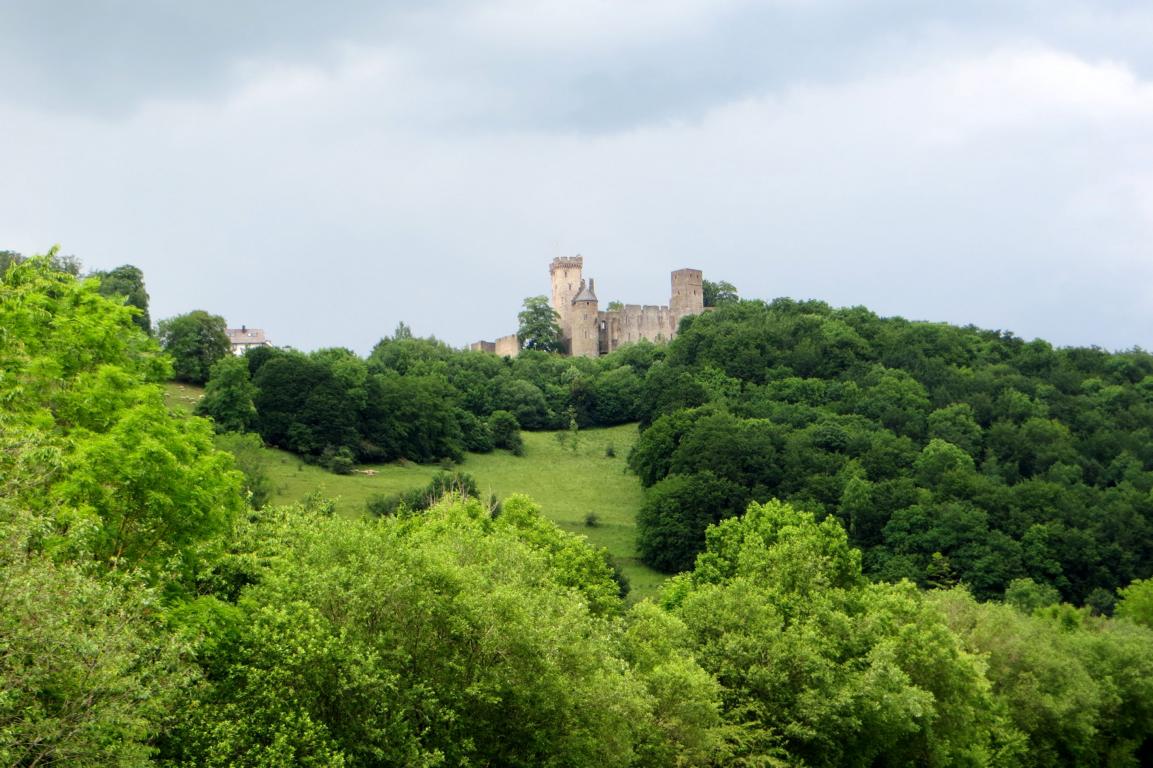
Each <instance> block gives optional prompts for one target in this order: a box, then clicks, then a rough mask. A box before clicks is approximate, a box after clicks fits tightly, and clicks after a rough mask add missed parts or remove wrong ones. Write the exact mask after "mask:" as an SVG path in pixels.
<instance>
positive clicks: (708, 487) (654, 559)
mask: <svg viewBox="0 0 1153 768" xmlns="http://www.w3.org/2000/svg"><path fill="white" fill-rule="evenodd" d="M745 499H746V496H745V492H744V490H743V489H742V488H741V487H740V486H739V485H737V484H736V483H734V482H732V481H731V480H726V479H724V478H721V477H717V476H716V475H714V474H713V473H711V472H708V471H704V472H700V473H698V474H693V475H669V476H668V477H666V478H665V479H663V480H661V481H660V482H658V483H657V484H655V485H654V486H653V487H652V488H649V489H648V491H646V492H645V500H644V503H643V504H642V505H641V509H640V511H639V512H638V513H637V550H638V551H639V552H640V555H641V559H642V560H643V561H644V562H645V563H647V564H648V565H650V566H652V567H653V568H656V569H657V570H658V571H663V572H665V573H676V572H678V571H683V570H686V569H688V568H691V567H692V565H693V561H694V560H695V559H696V556H697V553H698V552H700V551H701V550H702V549H704V544H705V529H707V528H708V527H709V526H710V525H712V524H713V523H716V522H718V521H720V520H723V519H725V518H727V517H731V516H733V515H736V514H739V513H740V511H741V508H742V507H743V505H744V502H745Z"/></svg>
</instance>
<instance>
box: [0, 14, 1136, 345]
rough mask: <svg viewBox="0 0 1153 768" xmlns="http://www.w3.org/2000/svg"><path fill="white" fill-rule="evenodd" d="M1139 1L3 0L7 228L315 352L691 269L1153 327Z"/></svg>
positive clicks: (635, 295)
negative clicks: (578, 271) (559, 283)
mask: <svg viewBox="0 0 1153 768" xmlns="http://www.w3.org/2000/svg"><path fill="white" fill-rule="evenodd" d="M1151 40H1153V3H1149V2H1148V0H1141V2H1128V1H1126V0H1091V1H1089V0H968V1H967V2H951V1H950V2H935V1H933V0H875V1H874V0H759V1H754V0H472V1H471V2H458V1H456V0H421V1H420V2H407V3H400V2H381V1H380V0H374V1H373V2H368V0H347V1H346V2H342V3H327V4H319V3H313V2H305V1H304V0H279V1H278V2H256V1H254V2H246V3H235V2H223V1H221V0H200V2H195V3H190V2H187V0H182V1H181V2H176V1H175V0H147V1H145V0H58V1H57V2H50V3H49V2H43V1H42V0H0V249H11V250H16V251H19V252H22V253H26V254H31V253H42V252H44V251H46V250H47V249H48V248H49V247H51V246H52V245H54V244H59V246H60V248H61V252H62V253H65V254H72V255H75V256H76V257H78V258H79V259H80V260H81V261H82V262H83V264H84V265H85V267H86V268H89V269H94V270H95V269H111V268H113V267H115V266H118V265H120V264H134V265H136V266H138V267H140V268H141V269H142V270H143V271H144V275H145V280H146V284H147V288H148V291H149V293H150V295H151V312H152V317H153V319H154V320H159V319H162V318H165V317H171V316H174V315H177V314H181V313H184V312H188V311H191V310H193V309H204V310H208V311H209V312H212V313H214V314H219V315H222V316H223V317H224V318H225V319H226V320H227V322H228V324H229V325H230V326H237V327H238V326H240V325H242V324H244V325H247V326H249V327H256V328H263V329H265V331H266V332H267V334H268V336H269V338H270V339H271V340H272V341H273V342H275V343H277V344H279V345H286V346H293V347H296V348H298V349H302V350H311V349H317V348H321V347H333V346H342V347H348V348H350V349H353V350H355V351H357V352H358V353H361V354H366V353H367V352H368V351H369V350H371V348H372V346H373V345H374V344H375V343H376V342H377V341H378V340H379V339H380V338H381V337H383V336H387V335H390V334H392V333H393V331H394V329H395V328H396V326H397V324H398V323H399V322H401V321H403V322H405V323H407V324H408V325H409V326H411V328H412V329H413V331H414V332H415V333H416V334H418V335H421V336H429V335H433V336H436V337H437V338H440V339H443V340H445V341H447V342H448V343H450V344H452V345H454V346H463V345H466V344H468V343H469V342H472V341H475V340H477V339H481V338H484V339H493V338H495V337H497V336H501V335H504V334H507V333H513V332H515V331H516V313H517V311H518V310H519V309H520V307H521V302H522V301H523V299H524V298H525V297H528V296H534V295H542V294H548V293H549V277H548V264H549V262H550V260H551V259H552V258H554V257H556V256H571V255H575V254H581V255H582V256H583V257H584V260H585V274H586V276H589V277H593V278H595V279H596V288H597V294H598V296H599V298H600V300H601V302H602V306H603V305H604V304H606V303H607V302H609V301H614V300H619V301H624V302H626V303H641V304H666V303H668V297H669V273H670V272H671V271H672V270H675V269H679V268H682V267H693V268H698V269H701V270H703V271H704V275H705V278H706V279H712V280H727V281H729V282H731V283H733V284H734V285H735V286H736V287H737V289H738V290H739V292H740V295H741V296H742V297H744V298H759V299H766V300H771V299H773V298H775V297H778V296H789V297H792V298H797V299H810V298H812V299H820V300H823V301H826V302H828V303H830V304H832V305H833V306H856V305H864V306H866V307H868V308H870V309H872V310H873V311H875V312H877V313H879V314H881V315H886V316H888V315H901V316H903V317H907V318H910V319H917V320H932V321H945V322H951V323H957V324H962V325H964V324H973V325H977V326H979V327H983V328H995V329H1001V330H1007V331H1012V332H1013V333H1015V334H1017V335H1018V336H1021V337H1023V338H1026V339H1032V338H1038V337H1039V338H1043V339H1046V340H1049V341H1051V342H1053V343H1054V344H1057V345H1062V346H1065V345H1098V346H1101V347H1105V348H1107V349H1127V348H1131V347H1134V346H1141V347H1143V348H1146V349H1149V348H1153V45H1151V44H1150V41H1151Z"/></svg>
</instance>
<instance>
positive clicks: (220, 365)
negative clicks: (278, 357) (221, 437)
mask: <svg viewBox="0 0 1153 768" xmlns="http://www.w3.org/2000/svg"><path fill="white" fill-rule="evenodd" d="M255 395H256V387H254V386H252V382H251V381H249V378H248V361H247V360H245V359H244V358H243V357H236V356H235V355H228V356H226V357H224V358H222V359H220V360H218V361H217V362H216V364H215V365H213V366H212V376H211V378H209V379H208V386H206V387H205V389H204V397H202V398H201V399H200V402H199V403H197V404H196V414H197V415H198V416H208V417H210V418H211V419H212V421H213V422H214V423H215V424H216V431H217V432H247V431H248V430H249V429H251V428H252V425H253V423H254V422H255V420H256V406H254V405H253V404H252V398H253V397H254V396H255Z"/></svg>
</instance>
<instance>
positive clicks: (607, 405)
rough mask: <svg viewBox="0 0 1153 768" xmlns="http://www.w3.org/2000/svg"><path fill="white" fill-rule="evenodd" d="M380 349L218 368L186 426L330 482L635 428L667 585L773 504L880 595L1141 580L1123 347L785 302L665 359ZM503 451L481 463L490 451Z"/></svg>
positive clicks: (627, 353)
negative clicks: (715, 526)
mask: <svg viewBox="0 0 1153 768" xmlns="http://www.w3.org/2000/svg"><path fill="white" fill-rule="evenodd" d="M401 331H402V332H401V333H398V334H397V335H395V336H393V337H389V338H385V339H383V340H382V341H381V342H380V343H379V344H378V345H377V346H376V348H375V349H374V350H373V351H372V353H371V354H370V355H369V356H368V358H367V359H366V360H365V359H361V358H359V357H358V356H356V355H355V354H353V353H352V352H349V351H347V350H340V349H329V350H321V351H319V352H314V353H312V354H303V353H298V352H292V351H282V350H272V349H263V350H258V351H256V352H255V353H252V354H250V355H248V358H247V372H248V374H249V380H248V381H243V379H244V373H245V372H244V371H243V370H241V368H243V366H242V364H241V362H240V361H226V362H225V363H224V364H223V365H222V368H221V370H220V371H219V372H218V374H217V376H216V378H215V380H214V381H210V383H209V396H210V398H209V401H208V402H206V403H205V406H204V412H205V413H206V414H209V415H213V416H215V417H216V418H217V421H218V422H220V423H225V424H229V425H230V427H231V428H237V427H242V428H253V429H255V430H256V431H258V432H259V433H260V435H261V436H262V437H263V438H264V440H265V441H266V442H268V443H269V444H271V445H276V446H279V447H282V448H286V449H288V450H291V451H294V452H296V453H299V454H302V455H305V456H311V457H314V458H316V459H317V460H323V461H326V462H330V463H331V462H334V461H336V462H338V463H339V462H340V461H341V457H343V465H344V466H346V467H350V466H351V465H352V463H353V462H354V461H389V460H393V459H397V458H401V457H403V458H407V459H411V460H414V461H423V462H427V461H434V460H437V459H441V458H449V459H459V458H460V457H461V456H462V455H463V453H464V452H465V451H487V450H491V449H492V448H493V446H494V432H493V426H495V424H504V425H507V424H508V422H509V417H510V414H511V416H512V417H513V418H515V420H516V422H517V426H519V427H520V428H524V429H547V428H564V427H567V426H569V424H570V422H571V423H575V424H576V425H578V426H580V427H585V426H596V425H611V424H619V423H625V422H631V421H639V422H640V424H641V428H642V430H643V433H642V437H641V440H640V442H639V444H638V445H637V446H636V448H635V450H634V452H633V454H632V456H631V457H630V465H631V466H632V468H633V469H634V470H635V471H636V473H637V475H638V477H639V478H640V480H641V482H642V483H643V484H644V485H645V486H646V487H648V488H649V491H648V501H647V503H646V505H645V508H644V509H643V510H642V511H641V514H640V518H639V524H640V526H641V537H640V547H641V551H642V553H643V555H644V557H645V559H646V561H647V562H649V563H650V564H651V565H653V566H654V567H656V568H658V569H660V570H664V571H667V572H670V573H675V572H677V571H681V570H685V569H688V568H690V567H692V565H693V562H694V558H695V557H696V554H697V553H698V552H699V551H700V550H701V548H702V547H703V546H704V532H705V528H706V527H707V526H708V525H709V524H711V523H714V522H717V521H718V520H720V519H722V518H724V517H727V516H730V515H734V514H738V513H740V512H741V511H742V510H743V509H744V508H745V506H746V505H747V504H748V502H749V501H753V500H756V501H762V502H763V501H767V500H769V499H774V498H776V499H785V500H789V501H790V502H792V503H793V504H794V505H795V506H798V507H800V508H803V509H807V510H809V511H812V512H813V513H814V514H815V515H816V517H817V518H818V519H823V518H824V517H825V516H828V515H832V516H835V517H836V518H838V519H839V520H840V521H841V523H842V524H843V525H844V527H845V529H846V530H847V531H848V532H849V536H850V540H851V541H852V543H853V544H854V546H857V547H859V548H860V549H861V550H862V551H863V553H864V568H865V572H866V573H867V574H869V575H870V576H874V577H876V578H879V579H883V580H888V581H897V580H899V579H901V578H909V579H911V580H913V581H914V582H916V583H917V584H919V585H921V586H949V585H952V584H956V583H963V584H965V585H967V586H968V587H969V588H970V589H971V590H972V591H973V593H974V594H975V595H976V596H978V597H980V598H991V597H1001V596H1003V595H1004V593H1005V590H1006V589H1008V588H1009V586H1010V585H1011V584H1014V583H1015V582H1020V581H1022V580H1030V581H1031V582H1032V583H1035V584H1037V585H1041V586H1044V587H1052V588H1055V589H1056V590H1057V593H1056V594H1055V595H1053V597H1054V599H1056V598H1060V599H1063V600H1066V601H1070V602H1073V603H1076V604H1085V603H1088V604H1090V605H1092V606H1093V607H1094V609H1096V610H1098V611H1103V612H1109V611H1110V610H1111V607H1112V604H1113V601H1114V596H1115V593H1116V590H1117V589H1118V588H1120V587H1124V586H1125V585H1127V584H1128V583H1129V582H1131V581H1133V580H1134V579H1144V578H1149V576H1150V575H1153V494H1151V492H1153V356H1151V355H1149V354H1148V353H1145V352H1143V351H1140V350H1133V351H1129V352H1122V353H1108V352H1105V351H1104V350H1100V349H1054V348H1052V347H1051V346H1050V345H1048V344H1046V343H1045V342H1043V341H1032V342H1025V341H1022V340H1021V339H1018V338H1016V337H1014V336H1013V335H1011V334H1008V333H1002V332H997V331H984V330H980V329H976V328H958V327H955V326H949V325H945V324H933V323H920V322H909V321H906V320H902V319H900V318H880V317H878V316H876V315H875V314H873V313H871V312H869V311H868V310H865V309H863V308H852V309H844V310H834V309H832V308H830V307H828V306H827V305H824V304H821V303H818V302H794V301H789V300H778V301H776V302H773V303H772V304H764V303H762V302H757V301H745V302H739V303H730V304H727V305H724V306H722V307H719V308H718V309H716V310H715V311H712V312H709V313H706V314H705V315H702V316H700V317H696V318H690V319H688V320H687V321H686V322H685V324H684V327H683V329H682V333H681V335H680V337H679V338H677V339H676V340H675V341H674V342H673V343H671V344H670V345H668V346H667V347H658V346H655V345H651V344H640V345H635V346H632V347H628V348H625V349H623V350H620V351H619V352H616V353H614V354H612V355H608V356H606V357H603V358H599V359H596V360H587V359H578V358H565V357H561V356H558V355H554V354H546V353H543V352H536V351H526V352H525V353H524V354H522V355H521V356H519V357H517V358H515V359H511V360H510V359H501V358H497V357H495V356H493V355H489V354H485V353H481V352H462V351H458V350H453V349H451V348H449V347H448V346H447V345H444V344H442V343H440V342H437V341H435V340H432V339H419V338H413V337H412V336H411V334H409V333H406V332H405V329H403V328H402V329H401ZM245 387H250V389H249V390H248V391H249V393H250V394H248V395H244V396H239V397H236V396H235V393H237V392H243V391H245V390H244V388H245ZM218 393H232V394H233V395H234V398H233V400H232V401H229V402H228V403H227V404H223V405H216V404H215V403H216V398H217V397H220V396H221V395H220V394H218ZM250 401H251V403H252V404H253V405H251V406H250V405H249V402H250ZM236 403H240V405H237V404H236ZM237 414H247V416H242V415H237ZM494 414H496V416H495V418H496V422H495V423H494V422H493V418H494ZM508 433H509V429H508V427H507V426H505V427H500V428H498V430H497V440H496V441H495V442H496V443H497V444H499V446H501V447H511V442H515V438H509V437H507V435H508ZM1018 586H1020V584H1018Z"/></svg>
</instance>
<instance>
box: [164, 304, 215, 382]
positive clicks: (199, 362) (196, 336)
mask: <svg viewBox="0 0 1153 768" xmlns="http://www.w3.org/2000/svg"><path fill="white" fill-rule="evenodd" d="M226 327H227V326H226V325H225V323H224V318H223V317H221V316H219V315H210V314H208V313H207V312H205V311H204V310H202V309H197V310H194V311H192V312H189V313H188V314H186V315H178V316H176V317H170V318H168V319H167V320H161V321H160V329H159V330H160V333H159V336H160V345H161V346H162V347H163V348H164V351H165V352H167V353H168V354H170V355H172V370H173V375H174V377H175V378H176V380H177V381H184V382H188V383H189V384H203V383H204V382H206V381H208V376H209V374H210V372H211V370H212V366H213V364H214V363H216V361H217V360H220V359H221V358H223V357H224V356H225V355H227V354H228V353H229V351H230V349H231V344H230V343H229V341H228V334H227V333H225V329H226Z"/></svg>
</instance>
